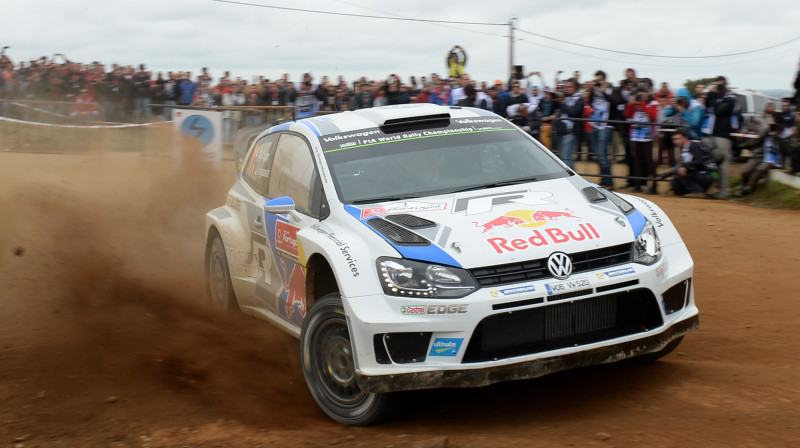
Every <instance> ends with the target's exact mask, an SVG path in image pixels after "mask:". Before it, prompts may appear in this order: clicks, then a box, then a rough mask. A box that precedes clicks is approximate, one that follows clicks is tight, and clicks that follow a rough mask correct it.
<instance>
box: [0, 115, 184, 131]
mask: <svg viewBox="0 0 800 448" xmlns="http://www.w3.org/2000/svg"><path fill="white" fill-rule="evenodd" d="M0 121H7V122H10V123H19V124H29V125H32V126H49V127H56V128H72V129H123V128H137V127H141V126H163V125H164V124H172V122H171V121H161V122H156V123H142V124H138V123H123V124H119V123H113V124H112V123H106V124H101V125H76V124H52V123H40V122H38V121H24V120H17V119H15V118H8V117H0Z"/></svg>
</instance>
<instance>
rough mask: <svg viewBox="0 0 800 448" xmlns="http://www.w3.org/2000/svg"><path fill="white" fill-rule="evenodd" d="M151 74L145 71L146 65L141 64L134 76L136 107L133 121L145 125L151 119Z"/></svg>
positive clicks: (134, 107)
mask: <svg viewBox="0 0 800 448" xmlns="http://www.w3.org/2000/svg"><path fill="white" fill-rule="evenodd" d="M151 77H152V75H151V73H150V72H148V71H145V65H144V64H139V71H138V72H136V74H135V75H134V76H133V88H134V95H133V97H134V106H133V119H134V120H135V121H136V122H137V123H145V122H147V121H148V119H149V118H150V108H149V107H147V105H148V104H150V98H151V97H152V95H151V91H150V78H151Z"/></svg>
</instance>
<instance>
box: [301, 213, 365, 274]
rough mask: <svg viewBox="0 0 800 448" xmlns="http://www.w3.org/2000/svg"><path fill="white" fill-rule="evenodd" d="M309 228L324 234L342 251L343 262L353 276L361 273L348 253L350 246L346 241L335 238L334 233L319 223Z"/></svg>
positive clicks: (355, 261)
mask: <svg viewBox="0 0 800 448" xmlns="http://www.w3.org/2000/svg"><path fill="white" fill-rule="evenodd" d="M311 229H313V230H314V231H316V232H317V233H319V234H320V235H324V236H325V237H327V238H328V239H329V240H331V241H332V242H333V243H334V244H336V247H337V248H338V249H339V251H340V252H341V253H342V256H343V257H344V261H345V263H347V267H348V268H350V274H351V275H352V276H353V277H358V276H359V275H361V274H359V272H358V265H357V264H356V263H358V260H356V259H355V258H353V255H352V254H351V253H350V246H348V245H347V243H345V242H344V241H342V240H340V239H339V238H337V237H336V235H334V234H333V232H328V231H326V230H325V229H323V228H322V227H320V226H319V224H314V225H312V226H311Z"/></svg>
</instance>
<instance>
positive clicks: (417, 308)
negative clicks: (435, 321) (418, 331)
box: [400, 303, 469, 314]
mask: <svg viewBox="0 0 800 448" xmlns="http://www.w3.org/2000/svg"><path fill="white" fill-rule="evenodd" d="M468 307H469V304H468V303H461V304H450V305H409V306H403V307H400V313H402V314H464V313H466V312H467V308H468Z"/></svg>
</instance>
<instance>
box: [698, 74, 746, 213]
mask: <svg viewBox="0 0 800 448" xmlns="http://www.w3.org/2000/svg"><path fill="white" fill-rule="evenodd" d="M706 108H707V111H708V123H707V125H706V126H705V128H704V129H703V130H704V132H705V133H707V134H710V135H711V137H712V139H713V140H714V146H715V147H716V148H717V151H718V152H719V157H720V159H721V163H720V164H719V191H718V192H717V193H716V194H715V195H714V197H715V198H717V199H727V198H728V197H730V185H729V184H728V163H729V161H730V158H731V149H732V147H733V138H732V137H731V133H732V132H735V131H736V128H738V123H737V120H738V108H739V102H738V101H737V99H736V95H734V94H733V93H732V92H731V91H730V90H728V83H727V80H726V79H725V77H724V76H718V77H717V80H716V81H715V82H713V83H712V84H711V91H709V92H708V96H707V97H706Z"/></svg>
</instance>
